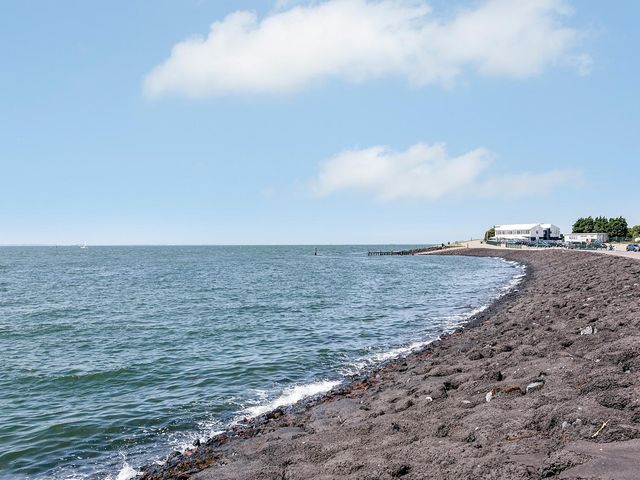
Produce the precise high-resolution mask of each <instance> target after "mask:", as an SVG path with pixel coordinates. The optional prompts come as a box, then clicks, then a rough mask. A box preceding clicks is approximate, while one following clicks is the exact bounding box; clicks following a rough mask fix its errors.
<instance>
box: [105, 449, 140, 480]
mask: <svg viewBox="0 0 640 480" xmlns="http://www.w3.org/2000/svg"><path fill="white" fill-rule="evenodd" d="M120 455H121V456H122V467H121V468H120V471H119V472H118V475H116V477H115V479H114V478H113V477H112V476H111V475H108V476H107V477H106V478H105V480H131V479H133V478H135V477H136V475H138V471H137V470H136V469H135V468H133V467H132V466H131V465H129V463H128V462H127V456H126V455H125V454H124V453H122V452H120Z"/></svg>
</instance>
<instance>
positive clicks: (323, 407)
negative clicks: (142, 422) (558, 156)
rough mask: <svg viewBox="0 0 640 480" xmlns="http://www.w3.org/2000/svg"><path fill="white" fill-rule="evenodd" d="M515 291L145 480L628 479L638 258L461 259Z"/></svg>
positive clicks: (632, 464) (638, 354)
mask: <svg viewBox="0 0 640 480" xmlns="http://www.w3.org/2000/svg"><path fill="white" fill-rule="evenodd" d="M442 253H443V254H457V255H474V256H486V255H490V256H500V257H503V258H505V259H508V260H515V261H518V262H521V263H525V264H526V265H527V266H528V273H527V277H526V279H525V281H524V282H523V283H522V284H521V285H520V286H519V288H518V291H516V292H513V293H511V294H509V295H507V296H505V297H503V298H502V299H501V300H499V301H497V302H496V303H495V304H493V305H492V306H491V307H490V308H488V309H487V310H485V311H484V312H482V313H480V314H479V315H477V316H475V317H474V318H473V319H472V320H471V321H470V322H469V324H468V325H467V326H466V327H465V328H464V329H462V330H461V331H459V332H457V333H454V334H452V335H449V336H447V337H445V338H443V339H442V340H441V341H438V342H436V343H434V344H432V345H430V346H429V347H427V348H426V349H425V350H424V351H421V352H419V353H416V354H412V355H410V356H409V357H408V358H406V359H404V360H400V361H397V362H394V363H391V364H389V365H386V366H385V367H383V368H381V369H380V370H378V371H377V372H374V373H373V374H371V375H369V376H367V377H366V378H365V377H363V378H361V379H357V380H356V381H354V382H353V383H352V384H351V385H349V386H348V387H344V388H342V389H341V390H338V391H334V392H332V393H330V394H329V395H327V396H324V397H322V398H321V399H315V400H314V401H312V402H310V403H311V404H310V405H304V406H297V407H295V408H291V409H287V410H276V411H274V412H272V413H271V414H269V415H268V416H266V417H263V418H260V419H257V420H256V421H255V422H254V423H253V424H252V425H250V426H249V427H246V428H238V429H236V431H234V432H231V433H230V434H226V435H221V436H218V437H215V438H213V439H211V440H210V441H209V442H207V443H206V444H202V445H199V446H198V447H197V448H194V450H192V451H189V452H186V453H184V454H177V453H176V454H175V455H172V456H171V457H170V459H169V461H168V462H167V463H166V464H165V465H163V466H152V467H148V468H147V470H146V473H145V474H144V475H143V476H144V478H146V479H161V478H162V479H166V478H194V479H247V480H249V479H251V480H259V479H280V480H282V479H288V480H292V479H337V478H353V479H359V480H365V479H393V478H404V479H425V478H434V479H436V478H437V479H445V480H446V479H456V480H460V479H476V478H478V479H539V478H562V479H616V480H623V479H638V478H640V474H639V473H638V472H640V377H639V373H640V261H637V260H632V259H627V258H622V257H614V256H606V255H598V254H584V253H582V252H571V251H562V250H544V251H506V250H499V251H498V250H495V249H494V250H483V249H464V250H457V251H451V252H442Z"/></svg>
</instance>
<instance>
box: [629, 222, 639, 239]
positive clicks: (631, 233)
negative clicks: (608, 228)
mask: <svg viewBox="0 0 640 480" xmlns="http://www.w3.org/2000/svg"><path fill="white" fill-rule="evenodd" d="M629 236H630V237H632V238H633V239H634V240H635V239H636V238H638V237H640V225H636V226H635V227H631V228H630V229H629Z"/></svg>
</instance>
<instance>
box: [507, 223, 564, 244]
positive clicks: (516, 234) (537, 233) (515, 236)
mask: <svg viewBox="0 0 640 480" xmlns="http://www.w3.org/2000/svg"><path fill="white" fill-rule="evenodd" d="M495 229H496V234H495V238H496V240H527V241H535V240H555V239H559V238H560V228H558V227H556V226H555V225H552V224H551V223H515V224H510V225H496V226H495Z"/></svg>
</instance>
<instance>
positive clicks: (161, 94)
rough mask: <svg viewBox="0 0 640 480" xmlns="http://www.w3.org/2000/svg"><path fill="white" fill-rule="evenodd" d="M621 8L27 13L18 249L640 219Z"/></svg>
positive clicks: (8, 26)
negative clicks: (582, 219) (601, 218)
mask: <svg viewBox="0 0 640 480" xmlns="http://www.w3.org/2000/svg"><path fill="white" fill-rule="evenodd" d="M510 3H511V4H513V5H515V4H519V5H525V6H526V5H528V7H527V8H529V10H526V9H525V11H516V10H518V8H520V7H513V5H512V6H511V7H510V6H509V4H510ZM615 7H616V8H615V9H614V8H611V6H610V5H609V6H608V5H607V4H606V2H599V1H581V2H572V3H570V2H560V1H556V0H540V1H539V2H535V1H534V2H526V1H524V2H501V1H500V0H493V1H489V2H486V1H467V2H459V3H457V4H455V5H454V4H453V3H451V2H443V1H433V2H422V1H416V0H388V1H386V2H373V1H366V0H334V1H329V2H300V1H298V2H296V1H285V2H283V1H280V2H277V1H267V0H264V1H242V0H239V1H234V2H224V1H219V0H179V1H178V0H174V1H169V0H149V1H144V0H138V1H135V2H130V1H112V2H101V3H98V2H84V1H79V0H78V1H71V0H66V1H64V2H54V1H34V2H23V1H18V0H5V1H3V2H2V4H1V5H0V40H1V41H0V50H1V51H0V54H1V58H2V59H3V61H2V67H1V70H0V111H1V112H2V115H0V167H1V170H0V172H1V173H0V244H76V243H85V242H86V243H88V244H323V243H430V242H441V241H448V240H454V239H462V238H468V237H470V236H475V237H477V236H480V235H481V234H482V233H483V232H484V230H485V229H486V228H487V227H489V226H491V225H493V224H496V223H497V224H499V223H510V222H513V223H527V222H551V223H555V224H557V225H559V226H561V227H562V228H563V229H565V230H566V229H568V228H569V227H570V225H571V223H572V222H573V220H574V219H575V218H576V217H579V216H584V215H589V214H591V215H605V216H619V215H623V216H625V217H627V219H628V220H629V223H630V224H632V225H633V224H638V223H640V209H639V208H638V194H637V192H638V179H639V178H640V164H639V162H638V160H639V155H638V154H639V152H640V149H639V148H638V132H640V116H639V114H640V95H638V87H637V84H638V78H639V77H640V66H639V62H638V60H637V51H636V50H637V46H638V45H640V33H639V32H638V30H637V28H635V24H634V22H635V19H637V18H638V16H639V15H640V3H638V2H636V1H633V0H627V1H620V2H617V3H616V5H615ZM523 8H524V7H523ZM429 9H430V10H429ZM234 12H244V13H242V14H235V15H231V16H229V15H230V14H234ZM250 12H252V13H250ZM251 15H253V17H252V16H251ZM363 19H364V20H363ZM518 19H526V21H523V22H521V23H518V22H519V20H518ZM214 22H217V27H215V28H214V30H212V31H211V33H210V26H211V24H212V23H214ZM327 25H329V27H328V26H327ZM198 36H199V37H198ZM511 39H515V40H513V41H512V40H511ZM523 39H524V40H523ZM176 45H178V46H177V47H176V48H175V49H174V50H173V53H172V48H174V47H175V46H176Z"/></svg>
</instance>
